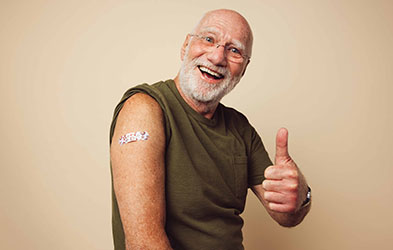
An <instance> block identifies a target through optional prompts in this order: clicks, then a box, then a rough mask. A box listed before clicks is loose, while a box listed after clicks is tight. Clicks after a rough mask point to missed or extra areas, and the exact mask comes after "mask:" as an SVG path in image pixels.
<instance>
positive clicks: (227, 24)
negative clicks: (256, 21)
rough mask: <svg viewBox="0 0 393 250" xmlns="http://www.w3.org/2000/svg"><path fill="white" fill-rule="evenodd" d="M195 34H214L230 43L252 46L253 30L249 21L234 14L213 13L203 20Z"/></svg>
mask: <svg viewBox="0 0 393 250" xmlns="http://www.w3.org/2000/svg"><path fill="white" fill-rule="evenodd" d="M195 32H198V33H203V32H212V33H214V34H217V35H219V36H220V39H224V40H226V41H230V42H236V43H241V44H243V45H244V46H245V47H249V46H250V40H251V30H250V28H249V26H248V23H247V21H246V20H245V19H244V18H243V17H241V16H239V15H237V14H233V13H213V14H210V15H207V16H205V17H203V18H202V20H201V21H200V22H199V24H198V26H197V27H196V29H195Z"/></svg>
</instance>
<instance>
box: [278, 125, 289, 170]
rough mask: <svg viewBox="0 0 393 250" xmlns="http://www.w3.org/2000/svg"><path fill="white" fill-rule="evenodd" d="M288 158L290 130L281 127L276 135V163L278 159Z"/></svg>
mask: <svg viewBox="0 0 393 250" xmlns="http://www.w3.org/2000/svg"><path fill="white" fill-rule="evenodd" d="M288 158H289V154H288V130H287V129H286V128H280V129H279V130H278V132H277V136H276V164H277V161H281V160H286V159H288Z"/></svg>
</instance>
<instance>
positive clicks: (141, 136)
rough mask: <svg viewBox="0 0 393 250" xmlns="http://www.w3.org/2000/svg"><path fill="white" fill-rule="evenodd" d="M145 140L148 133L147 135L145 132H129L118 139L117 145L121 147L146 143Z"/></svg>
mask: <svg viewBox="0 0 393 250" xmlns="http://www.w3.org/2000/svg"><path fill="white" fill-rule="evenodd" d="M147 139H149V133H147V131H137V132H131V133H128V134H126V135H123V136H122V137H120V140H119V144H120V145H123V144H126V143H129V142H134V141H146V140H147Z"/></svg>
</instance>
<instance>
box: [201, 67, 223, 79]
mask: <svg viewBox="0 0 393 250" xmlns="http://www.w3.org/2000/svg"><path fill="white" fill-rule="evenodd" d="M199 69H200V70H202V71H204V72H206V73H209V74H210V75H213V76H215V77H217V78H221V77H223V76H222V75H221V74H218V73H216V72H214V71H211V70H210V69H208V68H205V67H203V66H200V67H199Z"/></svg>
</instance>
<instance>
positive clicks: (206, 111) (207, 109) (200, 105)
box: [173, 75, 219, 119]
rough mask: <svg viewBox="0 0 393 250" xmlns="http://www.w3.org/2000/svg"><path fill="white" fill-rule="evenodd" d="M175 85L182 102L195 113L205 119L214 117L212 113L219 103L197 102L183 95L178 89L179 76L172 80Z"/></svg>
mask: <svg viewBox="0 0 393 250" xmlns="http://www.w3.org/2000/svg"><path fill="white" fill-rule="evenodd" d="M173 80H174V81H175V84H176V88H177V90H178V91H179V93H180V95H181V97H182V98H183V99H184V101H185V102H186V103H187V104H188V105H189V106H190V107H191V108H192V109H193V110H195V111H196V112H198V113H199V114H201V115H203V116H204V117H205V118H207V119H211V118H212V117H213V115H214V112H215V111H216V109H217V106H218V103H219V102H214V103H213V102H199V101H197V100H194V99H192V98H190V97H188V96H187V95H185V94H184V93H183V91H182V90H181V88H180V82H179V75H177V76H176V77H175V79H173Z"/></svg>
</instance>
